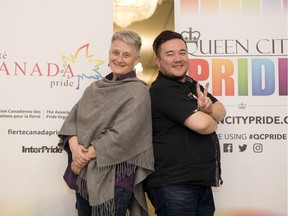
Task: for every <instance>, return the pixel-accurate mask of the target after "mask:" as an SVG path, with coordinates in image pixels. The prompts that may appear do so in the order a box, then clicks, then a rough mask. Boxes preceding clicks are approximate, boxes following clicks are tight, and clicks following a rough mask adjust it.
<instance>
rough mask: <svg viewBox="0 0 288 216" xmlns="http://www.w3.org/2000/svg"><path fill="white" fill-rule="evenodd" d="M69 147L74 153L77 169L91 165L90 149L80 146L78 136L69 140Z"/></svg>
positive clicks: (73, 157) (73, 158)
mask: <svg viewBox="0 0 288 216" xmlns="http://www.w3.org/2000/svg"><path fill="white" fill-rule="evenodd" d="M69 147H70V150H71V152H72V160H73V162H74V163H75V165H76V166H77V167H79V168H83V167H84V166H86V165H87V164H88V163H89V161H90V160H91V158H90V157H89V156H87V153H88V149H86V148H85V147H84V146H82V145H80V144H79V142H78V137H77V136H73V137H71V138H70V139H69Z"/></svg>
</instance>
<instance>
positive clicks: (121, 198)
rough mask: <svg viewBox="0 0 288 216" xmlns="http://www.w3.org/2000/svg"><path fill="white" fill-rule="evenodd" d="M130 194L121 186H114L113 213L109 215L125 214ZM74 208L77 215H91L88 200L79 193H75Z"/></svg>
mask: <svg viewBox="0 0 288 216" xmlns="http://www.w3.org/2000/svg"><path fill="white" fill-rule="evenodd" d="M131 197H132V195H131V194H129V193H127V192H126V191H125V190H124V189H123V188H120V187H116V188H115V197H114V201H115V215H111V216H125V215H126V211H127V209H128V206H129V204H130V201H131ZM76 208H77V210H78V216H91V215H92V207H91V206H90V205H89V202H88V201H87V200H86V199H84V198H83V197H82V196H81V195H80V194H79V193H76Z"/></svg>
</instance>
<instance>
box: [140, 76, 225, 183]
mask: <svg viewBox="0 0 288 216" xmlns="http://www.w3.org/2000/svg"><path fill="white" fill-rule="evenodd" d="M201 88H202V90H203V87H202V86H201ZM150 94H151V104H152V120H153V148H154V157H155V172H154V173H152V174H151V175H150V176H148V178H147V180H146V181H145V188H146V189H149V188H152V187H157V186H161V185H175V184H200V185H207V186H216V185H217V184H218V183H217V181H218V180H217V179H218V178H219V169H218V168H220V167H219V166H220V162H219V156H220V155H219V154H220V152H219V142H218V138H217V135H216V133H212V134H211V135H201V134H198V133H196V132H194V131H192V130H191V129H189V128H187V127H186V126H185V125H184V121H185V120H186V119H187V118H188V117H189V116H190V115H192V114H193V110H195V109H196V108H197V98H196V96H197V92H196V81H194V80H192V79H191V78H190V77H186V82H185V83H183V82H180V81H177V80H173V79H170V78H168V77H165V76H164V75H163V74H162V73H161V72H159V75H158V77H157V79H156V80H155V81H154V82H153V83H152V86H151V88H150ZM208 96H209V97H210V99H211V100H212V102H213V103H215V102H216V101H217V99H216V98H215V97H213V96H212V95H211V94H209V93H208ZM216 167H217V168H216Z"/></svg>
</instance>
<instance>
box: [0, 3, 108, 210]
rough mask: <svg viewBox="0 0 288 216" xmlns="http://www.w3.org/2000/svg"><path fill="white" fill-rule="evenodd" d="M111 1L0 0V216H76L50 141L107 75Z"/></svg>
mask: <svg viewBox="0 0 288 216" xmlns="http://www.w3.org/2000/svg"><path fill="white" fill-rule="evenodd" d="M112 4H113V1H112V0H108V1H107V0H105V1H100V0H94V1H91V0H88V1H75V0H72V1H68V0H61V1H56V0H51V1H44V0H25V1H21V0H0V11H1V12H0V29H1V31H0V94H1V102H0V137H1V143H0V146H1V151H0V170H1V177H0V178H1V180H0V215H1V216H12V215H13V216H14V215H15V216H18V215H19V216H20V215H21V216H40V215H41V216H60V215H69V216H70V215H71V216H72V215H76V212H75V204H74V203H75V200H74V199H75V198H74V193H73V191H72V190H70V189H69V188H68V187H67V186H66V184H65V182H64V180H63V179H62V176H63V173H64V170H65V167H66V165H67V156H66V153H61V150H60V149H59V148H58V147H57V143H58V138H57V136H56V134H57V132H58V130H59V129H60V127H61V125H62V122H63V120H64V118H65V116H66V115H67V113H68V112H69V111H70V109H71V108H72V105H74V103H75V102H76V101H77V100H78V99H79V97H80V96H81V95H82V92H83V90H84V89H85V87H86V86H87V85H88V84H89V83H91V82H92V81H94V80H95V79H99V78H100V77H102V76H104V75H106V74H107V73H108V72H109V71H108V67H107V60H108V49H109V45H110V38H111V36H112V33H113V20H112V19H113V16H112V15H113V9H112Z"/></svg>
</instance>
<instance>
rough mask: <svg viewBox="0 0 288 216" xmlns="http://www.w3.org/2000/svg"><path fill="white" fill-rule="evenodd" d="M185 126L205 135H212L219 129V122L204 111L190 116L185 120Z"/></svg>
mask: <svg viewBox="0 0 288 216" xmlns="http://www.w3.org/2000/svg"><path fill="white" fill-rule="evenodd" d="M184 125H185V126H186V127H188V128H190V129H191V130H193V131H195V132H197V133H199V134H203V135H207V134H211V133H213V132H214V131H215V130H216V129H217V122H216V121H215V120H214V119H213V118H212V117H211V116H210V115H209V114H207V113H205V112H202V111H197V112H195V113H194V114H192V115H190V116H189V117H188V118H187V119H186V120H185V122H184Z"/></svg>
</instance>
